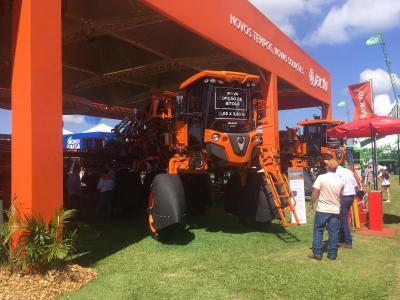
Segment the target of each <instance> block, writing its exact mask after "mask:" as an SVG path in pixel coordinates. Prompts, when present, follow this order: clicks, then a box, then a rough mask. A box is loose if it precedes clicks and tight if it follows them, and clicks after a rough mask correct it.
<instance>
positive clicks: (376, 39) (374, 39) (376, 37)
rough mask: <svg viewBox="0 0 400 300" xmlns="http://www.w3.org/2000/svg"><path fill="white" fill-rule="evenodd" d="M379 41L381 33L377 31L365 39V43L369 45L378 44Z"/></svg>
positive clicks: (380, 40)
mask: <svg viewBox="0 0 400 300" xmlns="http://www.w3.org/2000/svg"><path fill="white" fill-rule="evenodd" d="M380 42H382V39H381V34H380V33H377V34H375V35H373V36H371V37H370V38H369V39H368V40H366V41H365V45H367V46H371V45H375V44H379V43H380Z"/></svg>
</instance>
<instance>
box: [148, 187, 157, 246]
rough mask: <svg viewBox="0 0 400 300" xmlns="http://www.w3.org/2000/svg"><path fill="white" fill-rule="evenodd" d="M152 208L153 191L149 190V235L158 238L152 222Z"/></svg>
mask: <svg viewBox="0 0 400 300" xmlns="http://www.w3.org/2000/svg"><path fill="white" fill-rule="evenodd" d="M153 208H154V192H153V191H150V195H149V217H148V219H149V228H150V232H151V235H152V236H153V238H154V239H155V240H158V232H157V229H156V227H155V224H154V216H153Z"/></svg>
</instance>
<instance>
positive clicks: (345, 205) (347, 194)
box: [336, 166, 358, 249]
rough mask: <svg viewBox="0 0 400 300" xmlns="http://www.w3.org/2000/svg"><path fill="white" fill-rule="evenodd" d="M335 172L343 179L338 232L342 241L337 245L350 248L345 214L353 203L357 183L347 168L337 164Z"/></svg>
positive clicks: (350, 240)
mask: <svg viewBox="0 0 400 300" xmlns="http://www.w3.org/2000/svg"><path fill="white" fill-rule="evenodd" d="M336 174H338V175H339V176H340V177H341V178H342V180H343V181H344V188H343V195H342V198H341V200H340V233H341V234H342V237H343V240H344V243H340V244H339V245H340V247H343V248H349V249H351V248H352V247H353V241H352V238H351V232H350V228H349V222H348V221H347V216H348V214H349V211H350V208H351V206H352V205H353V202H354V197H355V196H356V192H357V190H358V185H357V181H356V179H355V178H354V174H353V172H352V171H350V170H349V169H346V168H344V167H342V166H338V167H337V169H336Z"/></svg>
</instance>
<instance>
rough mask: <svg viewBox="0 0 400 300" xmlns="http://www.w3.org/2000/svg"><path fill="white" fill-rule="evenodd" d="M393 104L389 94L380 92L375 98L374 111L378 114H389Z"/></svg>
mask: <svg viewBox="0 0 400 300" xmlns="http://www.w3.org/2000/svg"><path fill="white" fill-rule="evenodd" d="M393 105H394V103H393V104H392V103H391V101H390V97H389V95H388V94H380V95H378V96H376V97H375V99H374V113H375V114H376V115H378V116H387V115H388V114H389V112H390V111H391V110H392V108H393Z"/></svg>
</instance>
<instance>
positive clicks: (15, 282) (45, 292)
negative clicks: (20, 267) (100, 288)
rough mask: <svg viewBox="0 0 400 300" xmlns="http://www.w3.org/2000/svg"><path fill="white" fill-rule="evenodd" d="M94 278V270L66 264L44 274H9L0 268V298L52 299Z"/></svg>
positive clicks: (78, 287) (5, 299)
mask: <svg viewBox="0 0 400 300" xmlns="http://www.w3.org/2000/svg"><path fill="white" fill-rule="evenodd" d="M95 278H96V271H95V270H94V269H91V268H83V267H81V266H78V265H68V266H66V267H65V268H63V269H60V270H51V271H48V272H46V273H44V274H31V275H21V274H10V273H9V272H8V271H7V270H4V269H0V282H1V284H0V299H4V300H8V299H13V300H14V299H53V298H54V297H55V296H57V295H59V294H61V293H65V292H69V291H73V290H77V289H80V288H81V287H82V286H84V285H85V284H87V283H89V282H90V281H92V280H93V279H95Z"/></svg>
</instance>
